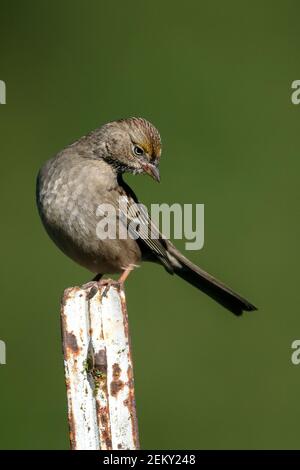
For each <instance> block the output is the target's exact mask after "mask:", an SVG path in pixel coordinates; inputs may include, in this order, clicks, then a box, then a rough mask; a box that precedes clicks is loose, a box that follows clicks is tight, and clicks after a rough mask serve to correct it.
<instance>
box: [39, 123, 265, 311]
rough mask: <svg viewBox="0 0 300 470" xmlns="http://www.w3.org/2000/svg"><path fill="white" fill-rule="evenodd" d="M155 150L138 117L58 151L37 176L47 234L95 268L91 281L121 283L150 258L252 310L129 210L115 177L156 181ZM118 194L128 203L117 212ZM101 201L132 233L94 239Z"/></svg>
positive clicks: (155, 136)
mask: <svg viewBox="0 0 300 470" xmlns="http://www.w3.org/2000/svg"><path fill="white" fill-rule="evenodd" d="M160 155H161V139H160V135H159V132H158V131H157V129H156V128H155V127H154V126H153V125H152V124H151V123H150V122H148V121H146V120H145V119H143V118H129V119H121V120H118V121H114V122H109V123H107V124H105V125H103V126H102V127H100V128H99V129H96V130H95V131H93V132H91V133H90V134H88V135H87V136H84V137H82V138H81V139H79V140H78V141H76V142H75V143H73V144H72V145H69V146H68V147H66V148H65V149H64V150H62V151H61V152H59V153H58V154H57V155H56V156H55V157H54V158H52V159H51V160H49V161H48V162H46V163H45V164H44V166H43V167H42V168H41V170H40V172H39V174H38V178H37V205H38V210H39V214H40V217H41V219H42V222H43V224H44V226H45V228H46V230H47V232H48V234H49V236H50V237H51V238H52V240H53V241H54V242H55V243H56V245H57V246H58V247H59V248H60V249H61V250H62V251H63V252H64V253H65V254H66V255H67V256H69V257H70V258H72V259H73V260H74V261H76V262H77V263H79V264H80V265H81V266H84V267H85V268H87V269H88V270H90V271H91V272H93V273H95V274H97V276H96V278H95V279H97V280H99V279H100V278H101V276H102V275H103V274H114V273H121V277H120V281H121V282H123V281H124V280H125V279H126V277H127V276H128V274H129V272H130V270H131V269H132V268H133V266H135V265H137V264H139V263H140V262H141V261H153V262H156V263H160V264H162V265H163V266H164V267H165V269H166V270H167V271H168V272H169V273H170V274H177V275H178V276H180V277H181V278H183V279H184V280H186V281H187V282H189V283H190V284H193V285H194V286H195V287H197V288H198V289H200V290H201V291H203V292H205V293H206V294H208V295H209V296H210V297H212V298H213V299H214V300H216V301H217V302H219V303H220V304H222V305H223V306H224V307H226V308H227V309H228V310H230V311H231V312H233V313H234V314H236V315H240V314H241V313H242V312H243V311H244V310H245V311H251V310H256V307H255V306H254V305H252V304H251V303H250V302H248V300H246V299H244V298H243V297H241V296H240V295H238V294H236V293H235V292H234V291H232V290H231V289H230V288H229V287H227V286H225V285H224V284H223V283H222V282H220V281H218V280H217V279H215V278H214V277H212V276H211V275H210V274H208V273H206V272H205V271H203V270H202V269H201V268H199V267H198V266H196V265H194V264H193V263H192V262H191V261H189V260H188V259H187V258H186V257H185V256H183V254H181V253H180V252H179V251H178V250H177V249H176V248H175V246H174V245H173V244H172V243H171V242H170V241H169V240H167V239H165V238H164V237H163V236H162V235H161V234H160V233H159V231H158V229H157V228H156V227H155V226H154V224H153V223H152V222H151V220H150V218H149V216H148V214H147V213H145V212H143V211H139V210H137V205H136V203H137V202H138V200H137V197H136V196H135V194H134V193H133V191H132V190H131V189H130V188H129V186H128V185H127V184H126V183H125V182H124V181H123V173H125V172H129V173H134V174H136V173H147V174H149V175H151V176H152V177H153V178H154V179H155V180H156V181H159V170H158V164H159V160H160ZM120 197H122V198H123V200H124V199H125V200H126V202H127V204H128V208H129V209H128V211H127V213H126V214H125V215H124V213H122V210H120V207H119V200H120ZM102 204H110V205H112V206H113V207H115V208H116V211H117V213H118V218H119V220H121V223H122V224H124V225H126V228H128V227H129V225H130V222H131V221H132V220H133V219H134V218H137V219H138V222H139V223H138V235H139V236H138V238H136V239H134V237H127V238H124V239H121V238H118V237H117V238H116V239H99V237H98V236H97V223H98V219H97V217H96V211H97V207H99V205H102ZM149 227H150V228H151V230H149ZM150 232H151V234H150ZM153 234H154V235H155V236H153ZM150 235H151V236H150ZM135 236H136V234H135Z"/></svg>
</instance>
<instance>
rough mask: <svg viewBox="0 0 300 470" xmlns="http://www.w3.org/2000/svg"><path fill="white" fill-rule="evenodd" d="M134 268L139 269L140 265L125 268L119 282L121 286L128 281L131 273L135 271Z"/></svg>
mask: <svg viewBox="0 0 300 470" xmlns="http://www.w3.org/2000/svg"><path fill="white" fill-rule="evenodd" d="M134 268H138V265H136V264H130V265H129V266H127V268H124V271H123V272H122V274H121V276H120V277H119V279H118V282H119V283H120V284H124V282H125V281H126V279H127V278H128V276H129V274H130V273H131V271H133V270H134Z"/></svg>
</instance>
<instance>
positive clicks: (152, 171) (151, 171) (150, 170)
mask: <svg viewBox="0 0 300 470" xmlns="http://www.w3.org/2000/svg"><path fill="white" fill-rule="evenodd" d="M142 166H143V170H144V172H145V173H147V174H148V175H150V176H151V177H152V178H153V179H154V180H155V181H157V182H158V183H159V182H160V175H159V169H158V168H157V166H155V165H152V163H143V164H142Z"/></svg>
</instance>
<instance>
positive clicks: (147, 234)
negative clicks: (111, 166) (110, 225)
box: [119, 182, 174, 273]
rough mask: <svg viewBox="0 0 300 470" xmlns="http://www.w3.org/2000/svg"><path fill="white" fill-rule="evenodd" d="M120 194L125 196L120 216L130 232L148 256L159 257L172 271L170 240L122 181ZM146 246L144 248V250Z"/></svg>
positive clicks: (120, 206)
mask: <svg viewBox="0 0 300 470" xmlns="http://www.w3.org/2000/svg"><path fill="white" fill-rule="evenodd" d="M122 183H123V184H122V186H123V190H124V191H122V192H121V193H120V194H121V196H122V197H123V198H124V199H123V202H122V201H121V202H120V204H119V216H120V218H121V220H122V221H123V222H124V224H125V226H126V227H127V230H128V233H129V234H130V235H131V236H132V237H133V238H135V239H136V240H137V242H139V243H140V244H141V245H142V251H144V253H145V255H146V257H148V258H149V259H152V260H154V259H157V261H159V262H161V263H162V264H163V265H164V267H165V268H166V269H167V271H169V272H170V273H173V271H174V270H173V266H172V262H171V260H170V255H169V253H168V243H169V241H168V240H167V239H166V238H165V237H164V236H163V235H162V234H161V233H160V231H159V230H158V228H157V227H156V225H155V224H154V223H153V222H152V220H151V218H150V216H149V214H148V211H147V209H146V207H145V206H144V205H143V204H140V203H139V202H138V200H137V198H136V196H135V194H134V193H133V192H132V190H131V189H130V188H129V186H127V185H126V184H125V183H124V182H122ZM143 248H144V250H143Z"/></svg>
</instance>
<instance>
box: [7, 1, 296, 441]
mask: <svg viewBox="0 0 300 470" xmlns="http://www.w3.org/2000/svg"><path fill="white" fill-rule="evenodd" d="M299 14H300V4H299V2H298V1H297V0H293V1H292V0H289V1H286V0H285V1H283V0H282V1H274V0H273V1H271V0H269V1H251V2H250V1H232V0H229V1H227V2H222V1H221V0H219V1H215V2H208V1H191V0H187V1H185V2H179V1H174V0H173V1H171V0H168V1H163V2H162V1H158V0H153V1H151V2H150V1H137V0H135V1H127V2H121V1H120V0H119V1H116V2H105V1H102V0H98V1H96V0H88V1H82V0H81V1H79V0H77V1H75V0H63V1H57V0H52V1H51V2H50V1H49V0H48V1H46V0H43V1H41V0H39V1H37V0H36V1H35V0H28V1H26V2H24V1H11V0H0V18H1V30H0V79H2V80H5V82H6V85H7V104H6V105H1V106H0V132H1V134H0V136H1V138H0V154H1V173H0V174H1V185H0V191H1V197H0V210H1V215H2V229H1V260H2V261H1V317H0V339H2V340H4V341H5V342H6V344H7V365H5V366H0V381H1V391H0V422H1V426H0V447H1V448H2V449H5V448H9V449H28V448H31V449H67V448H68V446H69V442H68V429H67V419H66V397H65V395H66V394H65V385H64V376H63V362H62V354H61V340H60V324H59V302H60V297H61V294H62V292H63V289H64V288H66V287H68V286H72V285H78V284H82V283H84V282H86V281H87V280H89V279H90V274H89V273H88V272H87V271H85V270H84V269H82V268H80V267H78V266H76V265H75V264H74V263H73V262H72V261H71V260H69V259H67V258H66V257H65V256H64V255H63V254H61V253H60V252H59V251H58V249H57V248H56V247H55V246H54V244H53V243H52V242H51V241H50V240H49V239H48V237H47V235H46V233H45V232H44V229H43V227H42V225H41V223H40V221H39V218H38V215H37V211H36V207H35V178H36V174H37V171H38V169H39V167H40V166H41V165H42V163H43V162H44V161H45V160H46V159H48V158H50V157H51V156H52V155H54V154H55V153H56V152H57V151H59V150H60V149H61V148H62V147H64V146H65V145H67V144H68V143H71V142H72V141H74V140H75V139H77V138H78V137H80V136H81V135H83V134H85V133H87V132H88V131H90V130H92V129H94V128H96V127H99V126H100V125H101V124H102V123H104V122H106V121H109V120H112V119H115V118H119V117H126V116H131V115H135V116H139V115H141V116H144V117H146V118H147V119H149V120H150V121H152V122H153V123H154V124H155V125H156V126H157V127H158V128H159V130H160V131H161V134H162V138H163V158H162V162H161V175H162V182H161V184H160V185H157V184H155V183H154V182H153V181H152V180H150V178H146V177H133V176H129V177H127V181H128V182H129V183H130V184H131V186H132V187H133V188H134V190H135V191H136V192H137V194H138V195H139V197H140V199H141V200H142V201H143V202H145V203H147V204H150V203H151V202H167V203H173V202H181V203H204V204H205V246H204V249H203V250H202V251H200V252H189V253H188V256H189V257H190V258H191V259H192V260H193V261H195V262H197V263H199V264H201V266H202V267H204V268H205V269H207V270H209V271H210V272H212V273H213V274H215V275H217V276H219V277H220V278H221V279H223V280H224V281H225V282H227V283H229V284H230V285H231V286H233V287H234V288H235V289H236V290H238V291H240V292H241V293H242V294H244V295H245V296H247V297H248V298H249V299H250V300H251V301H252V302H253V303H255V304H256V305H258V306H259V311H258V312H255V313H253V314H248V315H245V316H243V317H242V318H235V317H234V316H232V315H231V314H229V313H227V312H226V311H225V310H224V309H223V308H222V307H220V306H218V305H217V304H215V303H214V302H213V301H211V300H210V299H208V298H207V297H206V296H205V295H203V294H201V293H200V292H198V291H197V290H196V289H194V288H193V287H190V286H189V285H187V284H186V283H184V282H183V281H181V280H180V279H179V278H178V279H175V278H172V277H170V276H168V275H167V274H166V272H165V271H164V269H162V268H160V267H159V266H153V265H151V264H149V265H144V266H143V268H141V269H138V270H136V272H134V273H133V274H132V276H131V277H130V279H129V282H128V283H127V285H126V293H127V305H128V311H129V317H130V329H131V336H132V343H133V352H134V362H135V381H136V399H137V407H138V418H139V429H140V439H141V444H142V447H143V448H147V449H149V448H152V449H163V448H164V449H167V448H175V449H185V448H186V449H191V448H199V449H218V448H219V449H232V448H246V449H254V448H256V449H261V448H272V449H276V448H285V449H287V448H299V436H298V434H299V419H300V412H299V386H300V381H299V378H300V366H298V368H297V367H296V366H294V365H292V363H291V359H290V356H291V343H292V341H293V340H294V339H297V338H299V337H300V318H299V317H300V312H299V300H298V298H299V297H298V291H299V285H298V277H299V268H298V266H299V250H298V240H299V215H298V214H299V209H298V199H299V197H298V194H299V170H300V164H299V149H300V142H299V116H300V106H299V107H297V106H295V105H293V104H292V103H291V83H292V81H293V80H295V79H300V63H299ZM176 244H177V245H178V246H179V247H180V248H183V247H184V243H183V242H176Z"/></svg>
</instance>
